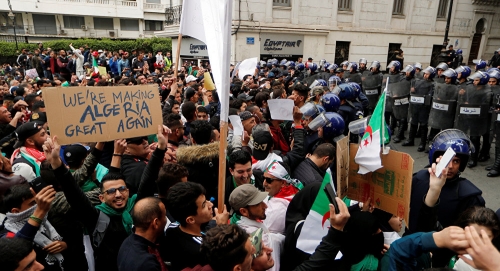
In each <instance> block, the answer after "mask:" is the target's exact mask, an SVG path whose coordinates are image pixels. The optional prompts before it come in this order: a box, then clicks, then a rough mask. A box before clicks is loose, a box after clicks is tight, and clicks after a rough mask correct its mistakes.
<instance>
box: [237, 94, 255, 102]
mask: <svg viewBox="0 0 500 271" xmlns="http://www.w3.org/2000/svg"><path fill="white" fill-rule="evenodd" d="M237 98H238V99H240V100H243V101H250V100H251V99H252V98H253V96H250V95H248V94H246V93H241V94H240V95H238V97H237Z"/></svg>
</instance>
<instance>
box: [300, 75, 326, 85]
mask: <svg viewBox="0 0 500 271" xmlns="http://www.w3.org/2000/svg"><path fill="white" fill-rule="evenodd" d="M316 79H321V75H320V74H318V73H317V74H313V75H311V76H308V77H306V78H304V80H302V82H303V83H304V84H306V85H307V86H310V85H311V84H312V83H313V82H314V80H316ZM327 82H328V81H327Z"/></svg>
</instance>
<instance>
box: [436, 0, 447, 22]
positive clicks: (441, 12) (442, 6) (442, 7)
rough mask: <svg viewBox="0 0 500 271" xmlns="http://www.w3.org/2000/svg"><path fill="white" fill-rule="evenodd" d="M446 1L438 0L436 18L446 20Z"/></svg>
mask: <svg viewBox="0 0 500 271" xmlns="http://www.w3.org/2000/svg"><path fill="white" fill-rule="evenodd" d="M448 2H449V1H448V0H439V6H438V14H437V17H438V18H444V19H446V15H447V13H448V12H447V11H448Z"/></svg>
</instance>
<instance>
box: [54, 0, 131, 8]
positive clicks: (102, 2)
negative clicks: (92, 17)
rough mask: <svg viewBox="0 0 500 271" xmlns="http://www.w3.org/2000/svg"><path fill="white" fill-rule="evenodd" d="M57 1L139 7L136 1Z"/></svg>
mask: <svg viewBox="0 0 500 271" xmlns="http://www.w3.org/2000/svg"><path fill="white" fill-rule="evenodd" d="M56 1H57V2H70V3H82V4H91V5H109V6H124V7H137V2H136V1H115V0H56Z"/></svg>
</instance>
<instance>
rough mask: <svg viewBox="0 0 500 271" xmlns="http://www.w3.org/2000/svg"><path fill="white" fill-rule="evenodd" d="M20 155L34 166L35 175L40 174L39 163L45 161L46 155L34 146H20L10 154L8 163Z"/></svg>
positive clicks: (12, 162)
mask: <svg viewBox="0 0 500 271" xmlns="http://www.w3.org/2000/svg"><path fill="white" fill-rule="evenodd" d="M19 155H20V156H21V157H22V158H24V159H26V160H28V162H30V163H31V164H32V165H33V166H34V167H35V171H36V172H35V173H36V176H37V177H38V176H40V164H41V163H42V162H43V161H45V159H46V157H45V154H44V153H43V152H41V151H39V150H37V149H34V148H26V147H21V148H19V149H16V150H14V152H13V153H12V156H11V158H10V163H11V164H14V160H15V159H16V158H17V157H18V156H19Z"/></svg>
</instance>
